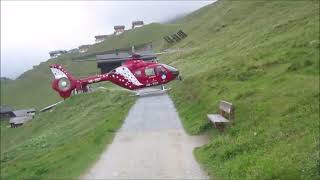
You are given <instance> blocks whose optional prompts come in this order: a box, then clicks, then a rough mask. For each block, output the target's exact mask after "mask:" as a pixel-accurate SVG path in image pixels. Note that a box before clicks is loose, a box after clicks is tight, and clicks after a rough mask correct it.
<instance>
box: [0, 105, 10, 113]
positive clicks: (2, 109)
mask: <svg viewBox="0 0 320 180" xmlns="http://www.w3.org/2000/svg"><path fill="white" fill-rule="evenodd" d="M8 112H12V108H11V107H9V106H0V113H8Z"/></svg>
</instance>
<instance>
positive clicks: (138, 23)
mask: <svg viewBox="0 0 320 180" xmlns="http://www.w3.org/2000/svg"><path fill="white" fill-rule="evenodd" d="M143 25H144V23H143V21H133V22H132V29H134V28H137V27H141V26H143Z"/></svg>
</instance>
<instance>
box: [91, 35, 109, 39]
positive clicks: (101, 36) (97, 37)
mask: <svg viewBox="0 0 320 180" xmlns="http://www.w3.org/2000/svg"><path fill="white" fill-rule="evenodd" d="M108 36H109V35H96V36H94V38H96V39H104V38H107V37H108Z"/></svg>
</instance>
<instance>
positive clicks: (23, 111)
mask: <svg viewBox="0 0 320 180" xmlns="http://www.w3.org/2000/svg"><path fill="white" fill-rule="evenodd" d="M34 112H36V109H34V108H31V109H20V110H16V111H13V113H14V115H15V116H16V117H22V116H29V115H30V114H29V113H34Z"/></svg>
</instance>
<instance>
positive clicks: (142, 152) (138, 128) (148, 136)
mask: <svg viewBox="0 0 320 180" xmlns="http://www.w3.org/2000/svg"><path fill="white" fill-rule="evenodd" d="M206 142H207V138H205V137H197V136H189V135H187V134H186V133H185V131H184V129H183V127H182V125H181V123H180V119H179V116H178V114H177V112H176V110H175V107H174V105H173V103H172V101H171V99H170V98H169V96H168V95H166V94H160V95H153V96H145V97H140V98H139V99H138V100H137V102H136V103H135V105H134V106H133V107H132V108H131V110H130V112H129V114H128V117H127V118H126V119H125V122H124V124H123V126H122V128H121V129H120V130H119V131H118V132H117V134H116V136H115V138H114V141H113V143H112V144H110V145H109V146H108V148H107V150H106V151H105V152H103V154H102V155H101V157H100V159H99V160H98V161H97V162H96V164H94V165H93V166H92V168H91V169H90V170H89V171H88V172H87V173H86V174H85V175H84V176H83V177H81V178H82V179H208V178H209V177H208V176H207V174H206V173H205V172H204V171H202V170H201V168H200V166H199V164H198V163H197V162H196V160H195V158H194V156H193V154H192V151H193V149H194V148H195V147H197V146H200V145H202V144H204V143H206Z"/></svg>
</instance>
